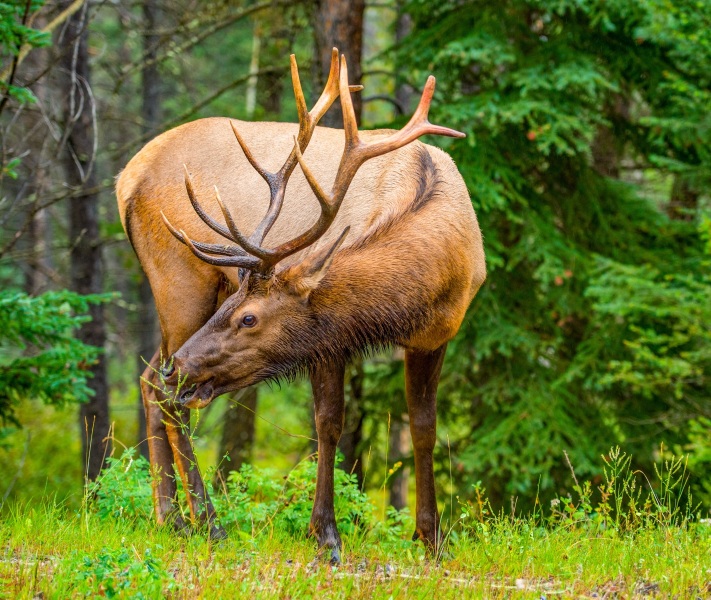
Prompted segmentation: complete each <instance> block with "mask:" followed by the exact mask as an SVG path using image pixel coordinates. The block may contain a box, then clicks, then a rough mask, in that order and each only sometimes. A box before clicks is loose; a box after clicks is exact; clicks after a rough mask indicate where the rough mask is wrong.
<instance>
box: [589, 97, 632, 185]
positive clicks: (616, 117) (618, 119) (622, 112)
mask: <svg viewBox="0 0 711 600" xmlns="http://www.w3.org/2000/svg"><path fill="white" fill-rule="evenodd" d="M629 116H630V102H629V100H628V99H627V98H625V97H624V96H622V95H619V94H618V95H616V96H615V98H614V103H613V105H612V106H610V107H609V109H608V117H609V119H610V121H611V124H610V125H609V126H608V125H601V126H600V127H598V129H597V133H596V135H595V139H594V140H593V143H592V147H591V150H592V159H593V169H595V170H596V171H597V172H598V173H600V175H604V176H605V177H611V178H613V179H619V177H620V163H621V162H622V157H623V154H624V141H623V136H622V129H623V127H624V126H625V123H626V122H627V121H629Z"/></svg>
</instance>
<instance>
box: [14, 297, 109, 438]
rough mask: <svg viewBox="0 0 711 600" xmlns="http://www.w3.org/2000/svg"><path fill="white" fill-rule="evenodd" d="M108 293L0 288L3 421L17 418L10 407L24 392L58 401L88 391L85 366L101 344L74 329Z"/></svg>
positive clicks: (73, 398) (81, 396)
mask: <svg viewBox="0 0 711 600" xmlns="http://www.w3.org/2000/svg"><path fill="white" fill-rule="evenodd" d="M112 297H113V296H111V295H95V296H80V295H78V294H75V293H72V292H68V291H61V292H47V293H46V294H42V295H41V296H37V297H31V296H28V295H26V294H23V293H20V292H12V291H7V290H5V291H2V292H0V418H1V419H2V420H3V421H4V422H5V423H7V422H10V423H13V424H16V425H17V424H18V423H17V420H16V418H15V412H14V411H15V407H16V405H17V403H18V402H20V401H21V400H22V399H23V398H37V399H40V400H42V401H43V402H45V403H46V404H52V405H55V406H61V405H63V404H65V403H67V402H70V401H79V402H81V401H84V400H87V399H88V398H89V397H90V395H91V390H90V389H89V387H88V386H87V377H88V376H89V372H88V367H89V365H91V363H92V362H93V361H95V360H96V359H97V357H98V356H99V352H100V350H99V349H98V348H94V347H91V346H87V345H86V344H83V343H81V342H80V341H79V340H77V339H76V338H75V337H74V332H75V330H76V329H77V328H79V327H80V326H81V325H82V324H83V323H86V322H87V321H88V320H89V316H87V312H88V311H89V306H90V305H91V304H93V303H98V302H106V301H108V300H109V299H110V298H112Z"/></svg>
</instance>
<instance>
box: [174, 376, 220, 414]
mask: <svg viewBox="0 0 711 600" xmlns="http://www.w3.org/2000/svg"><path fill="white" fill-rule="evenodd" d="M214 397H215V388H214V386H213V385H212V380H209V381H204V382H202V383H194V384H193V385H191V386H190V387H189V388H186V389H184V390H183V391H182V392H180V397H179V398H178V401H179V402H180V404H182V405H183V406H184V407H185V408H190V409H193V408H205V407H206V406H207V405H208V404H210V402H212V400H213V398H214Z"/></svg>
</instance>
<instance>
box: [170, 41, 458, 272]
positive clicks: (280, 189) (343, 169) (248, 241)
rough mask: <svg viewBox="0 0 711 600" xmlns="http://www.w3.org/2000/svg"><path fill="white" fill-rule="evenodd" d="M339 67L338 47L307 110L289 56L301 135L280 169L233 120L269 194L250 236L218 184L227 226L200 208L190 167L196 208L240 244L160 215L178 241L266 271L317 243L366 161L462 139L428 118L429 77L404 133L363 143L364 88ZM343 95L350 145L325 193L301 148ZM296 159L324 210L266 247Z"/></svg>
mask: <svg viewBox="0 0 711 600" xmlns="http://www.w3.org/2000/svg"><path fill="white" fill-rule="evenodd" d="M338 67H339V65H338V51H337V50H336V49H335V48H334V49H333V53H332V56H331V71H330V73H329V77H328V81H327V83H326V87H325V89H324V91H323V93H322V94H321V97H320V98H319V99H318V101H317V102H316V104H315V105H314V107H313V108H312V109H311V111H310V112H309V111H307V110H306V101H305V100H304V95H303V91H302V89H301V83H300V81H299V73H298V68H297V66H296V59H295V58H294V55H292V56H291V75H292V80H293V85H294V96H295V97H296V105H297V110H298V113H299V133H298V135H297V136H295V137H294V148H293V149H292V151H291V153H290V154H289V157H288V158H287V160H286V162H285V163H284V165H283V166H282V168H281V169H279V171H277V172H276V173H269V172H267V171H266V170H264V169H263V168H262V167H261V166H260V165H259V164H258V163H257V161H256V160H255V159H254V156H253V155H252V153H251V152H250V151H249V148H248V147H247V145H246V144H245V143H244V140H242V138H241V136H240V135H239V132H238V131H237V129H236V128H235V126H234V124H233V123H231V125H232V130H233V132H234V134H235V137H236V138H237V142H238V143H239V145H240V147H241V148H242V151H243V152H244V154H245V156H246V158H247V160H248V161H249V162H250V164H251V165H252V166H253V167H254V169H255V170H256V171H257V172H258V173H259V174H260V175H261V176H262V177H263V178H264V180H265V181H266V182H267V184H268V185H269V190H270V194H271V199H270V202H269V209H268V210H267V214H266V215H265V217H264V219H263V220H262V222H261V223H260V224H259V225H258V226H257V228H256V229H255V231H254V233H253V234H252V235H251V236H250V237H249V238H247V237H246V236H244V235H243V234H242V233H241V232H240V231H239V229H238V228H237V226H236V224H235V222H234V219H233V218H232V215H231V214H230V212H229V210H228V209H227V207H226V206H225V205H224V203H223V202H222V200H221V199H220V195H219V192H218V191H217V188H215V198H216V200H217V203H218V204H219V206H220V209H221V210H222V214H223V216H224V218H225V223H226V224H227V227H225V226H223V225H221V224H220V223H218V222H216V221H215V220H214V219H212V218H211V217H210V216H209V215H208V214H207V213H206V212H205V211H204V210H203V209H202V207H201V206H200V204H199V202H198V201H197V199H196V198H195V193H194V190H193V186H192V181H191V179H190V175H189V173H188V171H187V168H186V169H185V186H186V189H187V192H188V197H189V198H190V202H191V204H192V205H193V208H194V209H195V212H196V213H197V214H198V216H199V217H200V218H201V219H202V220H203V221H204V222H205V223H206V224H207V225H208V226H209V227H210V228H211V229H213V230H214V231H216V232H217V233H219V234H220V235H221V236H222V237H224V238H226V239H228V240H230V241H232V242H234V243H236V244H237V245H238V246H239V247H234V246H224V245H219V244H203V243H200V242H193V241H192V240H191V239H190V238H188V236H187V235H186V234H185V232H184V231H182V230H180V231H178V230H176V229H175V228H174V227H173V226H172V225H171V224H170V222H169V221H168V219H167V218H166V217H165V215H163V213H161V215H162V216H163V220H164V222H165V224H166V226H167V227H168V229H169V230H170V232H171V233H172V234H173V235H174V236H175V237H176V238H177V239H178V240H180V241H181V242H183V243H184V244H186V245H187V246H188V247H189V248H190V250H191V251H192V252H193V254H195V256H197V257H198V258H200V259H201V260H204V261H205V262H208V263H210V264H213V265H218V266H233V267H242V268H245V269H250V270H253V271H259V272H261V273H268V272H270V271H271V270H272V269H273V268H274V265H276V264H277V263H278V262H279V261H281V260H283V259H284V258H286V257H287V256H291V255H292V254H295V253H296V252H299V251H300V250H303V249H304V248H306V247H307V246H309V245H311V244H313V243H314V242H315V241H316V240H317V239H319V238H320V237H321V236H322V235H323V234H324V233H325V232H326V231H327V230H328V228H329V227H330V226H331V224H332V223H333V220H334V219H335V218H336V215H337V214H338V209H339V208H340V206H341V203H342V202H343V199H344V198H345V195H346V192H347V191H348V187H349V186H350V184H351V182H352V181H353V178H354V177H355V174H356V173H357V172H358V169H359V168H360V167H361V165H362V164H363V163H364V162H365V161H367V160H369V159H371V158H374V157H376V156H380V155H382V154H387V153H388V152H392V151H394V150H397V149H398V148H402V147H403V146H405V145H406V144H409V143H410V142H412V141H413V140H415V139H417V138H418V137H420V136H422V135H425V134H433V135H444V136H448V137H464V134H463V133H460V132H458V131H455V130H454V129H450V128H448V127H442V126H439V125H433V124H431V123H430V122H429V121H428V113H429V108H430V103H431V102H432V95H433V94H434V90H435V78H434V77H432V76H431V75H430V77H429V78H428V79H427V84H426V85H425V89H424V91H423V93H422V98H421V99H420V103H419V105H418V107H417V110H416V111H415V114H414V115H413V116H412V118H411V119H410V121H409V122H408V123H407V125H405V127H404V128H403V129H401V130H400V131H398V132H396V133H394V134H392V135H390V136H388V137H386V138H384V139H381V140H379V141H375V142H370V143H365V142H363V141H362V140H361V139H360V137H359V135H358V125H357V123H356V118H355V111H354V109H353V101H352V99H351V95H350V92H352V91H359V90H361V89H362V86H351V85H348V67H347V65H346V59H345V56H341V60H340V73H339V74H338V75H337V73H338V71H339V68H338ZM339 94H340V96H341V107H342V110H343V129H344V133H345V137H346V143H345V148H344V150H343V156H342V157H341V162H340V164H339V166H338V172H337V174H336V178H335V180H334V183H333V187H332V189H331V192H330V194H327V193H326V192H324V190H323V189H322V188H321V186H320V185H319V183H318V181H317V180H316V178H315V177H314V175H313V173H312V172H311V170H310V169H309V167H308V166H307V165H306V163H305V161H304V157H303V154H302V152H303V151H304V150H305V148H306V146H307V145H308V143H309V141H310V139H311V136H312V135H313V132H314V129H315V127H316V124H317V123H318V120H319V119H320V118H321V117H322V116H323V115H324V114H325V113H326V111H327V110H328V108H329V107H330V106H331V104H332V103H333V101H334V100H335V99H336V97H338V95H339ZM297 162H298V163H299V165H300V166H301V170H302V171H303V173H304V176H305V177H306V180H307V181H308V183H309V185H310V186H311V189H312V190H313V192H314V194H315V195H316V198H317V199H318V202H319V204H320V206H321V214H320V215H319V218H318V220H317V221H316V223H314V224H313V225H312V226H311V227H310V228H309V229H308V230H307V231H305V232H304V233H302V234H301V235H299V236H297V237H296V238H294V239H292V240H290V241H288V242H285V243H283V244H281V245H279V246H277V247H276V248H272V249H268V248H263V247H262V246H261V244H262V242H263V241H264V238H265V236H266V235H267V233H268V232H269V230H270V229H271V227H272V225H273V224H274V222H275V221H276V219H277V217H278V216H279V212H280V211H281V207H282V204H283V202H284V193H285V191H286V184H287V183H288V180H289V176H290V175H291V173H292V171H293V170H294V167H295V166H296V163H297ZM341 237H342V236H341ZM339 239H340V238H339ZM211 254H213V255H214V254H217V255H221V256H223V257H224V258H218V257H216V256H211Z"/></svg>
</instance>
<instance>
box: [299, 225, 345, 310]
mask: <svg viewBox="0 0 711 600" xmlns="http://www.w3.org/2000/svg"><path fill="white" fill-rule="evenodd" d="M350 229H351V228H350V225H349V226H348V227H346V228H345V229H344V230H343V233H341V235H339V236H338V239H337V240H336V241H335V242H334V243H333V245H332V246H331V247H330V248H328V249H327V250H325V251H321V252H318V253H316V254H315V255H314V256H312V257H309V258H307V259H306V260H305V261H304V262H302V263H301V264H300V265H299V266H298V267H297V269H298V283H297V284H296V288H297V291H298V292H299V294H300V295H302V296H308V295H309V294H310V293H311V292H312V291H313V290H315V289H316V288H317V287H318V286H319V284H320V283H321V281H322V280H323V278H324V277H325V276H326V273H327V272H328V269H329V267H330V266H331V263H332V262H333V258H334V256H336V252H337V251H338V249H339V248H340V247H341V244H343V242H344V240H345V239H346V236H347V235H348V232H349V231H350Z"/></svg>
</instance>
